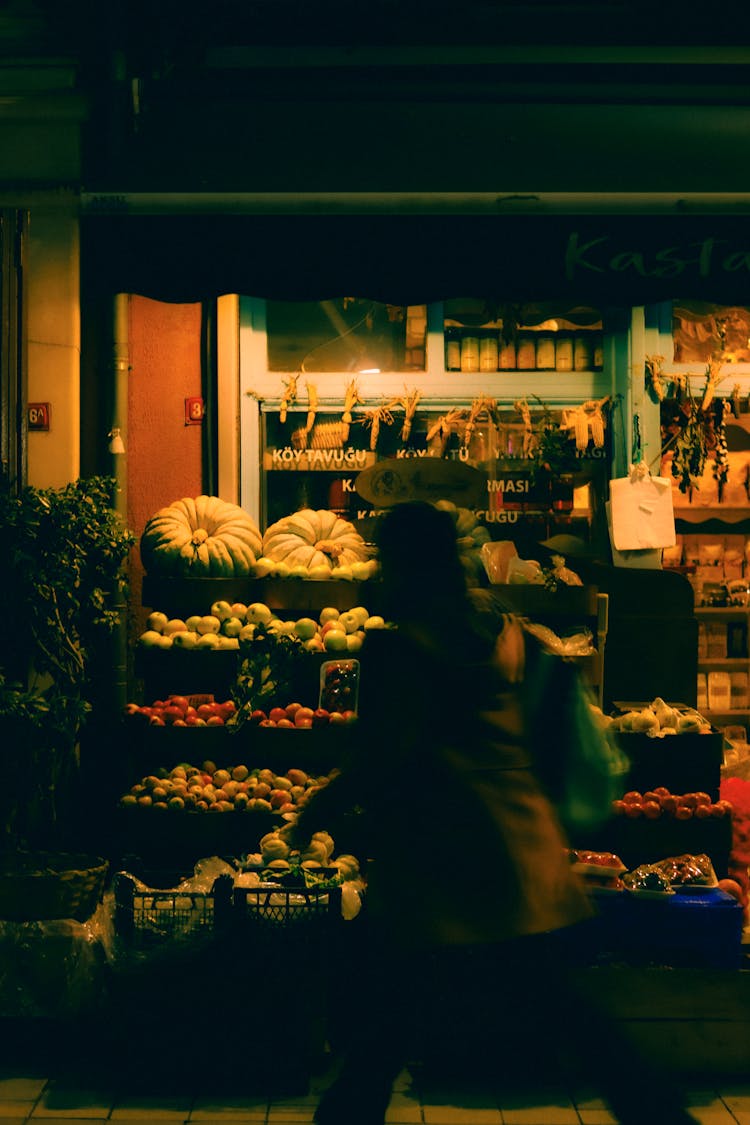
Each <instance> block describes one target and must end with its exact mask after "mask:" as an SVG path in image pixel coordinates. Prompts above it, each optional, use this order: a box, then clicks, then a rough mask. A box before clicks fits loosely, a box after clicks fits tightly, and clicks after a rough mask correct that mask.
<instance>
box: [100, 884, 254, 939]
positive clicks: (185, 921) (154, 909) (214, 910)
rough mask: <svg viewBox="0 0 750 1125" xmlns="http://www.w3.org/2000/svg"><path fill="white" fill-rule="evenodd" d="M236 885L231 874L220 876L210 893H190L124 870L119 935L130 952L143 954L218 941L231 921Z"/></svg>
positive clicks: (118, 889) (118, 888)
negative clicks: (146, 881)
mask: <svg viewBox="0 0 750 1125" xmlns="http://www.w3.org/2000/svg"><path fill="white" fill-rule="evenodd" d="M159 881H160V882H161V881H162V880H159ZM231 889H232V878H231V876H229V875H221V876H219V878H218V879H216V880H215V881H214V883H213V886H212V888H211V890H210V891H188V890H183V889H181V888H180V887H174V886H173V887H169V888H163V887H153V886H148V885H146V884H143V883H141V882H139V881H138V880H136V879H135V878H134V877H133V876H132V875H130V874H128V873H127V872H118V874H116V875H115V877H114V879H113V891H114V898H115V910H114V927H115V935H116V937H117V938H118V939H119V940H120V941H121V942H122V943H123V944H124V946H125V947H126V948H127V949H128V950H131V951H137V952H142V953H146V952H148V951H152V950H154V949H156V948H158V947H161V946H165V945H169V946H171V945H172V944H173V943H175V942H190V943H193V942H198V941H201V940H204V939H205V940H212V939H213V938H214V937H215V935H216V934H217V933H224V932H226V930H227V928H228V926H229V924H230V917H231Z"/></svg>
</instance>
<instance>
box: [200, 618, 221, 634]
mask: <svg viewBox="0 0 750 1125" xmlns="http://www.w3.org/2000/svg"><path fill="white" fill-rule="evenodd" d="M220 628H221V621H219V619H218V617H214V615H213V614H212V613H207V614H205V615H204V616H203V617H201V619H200V621H199V622H198V628H197V630H196V632H198V633H200V634H201V635H204V634H206V633H218V631H219V629H220Z"/></svg>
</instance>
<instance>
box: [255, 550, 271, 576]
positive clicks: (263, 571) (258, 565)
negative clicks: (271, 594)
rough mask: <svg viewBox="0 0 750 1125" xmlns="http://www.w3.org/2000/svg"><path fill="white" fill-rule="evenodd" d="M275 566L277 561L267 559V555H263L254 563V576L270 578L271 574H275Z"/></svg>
mask: <svg viewBox="0 0 750 1125" xmlns="http://www.w3.org/2000/svg"><path fill="white" fill-rule="evenodd" d="M274 568H275V563H274V562H273V560H272V559H267V558H266V557H265V555H261V556H260V558H259V559H256V560H255V563H254V564H253V568H252V570H253V576H254V577H255V578H268V576H269V574H273V571H274Z"/></svg>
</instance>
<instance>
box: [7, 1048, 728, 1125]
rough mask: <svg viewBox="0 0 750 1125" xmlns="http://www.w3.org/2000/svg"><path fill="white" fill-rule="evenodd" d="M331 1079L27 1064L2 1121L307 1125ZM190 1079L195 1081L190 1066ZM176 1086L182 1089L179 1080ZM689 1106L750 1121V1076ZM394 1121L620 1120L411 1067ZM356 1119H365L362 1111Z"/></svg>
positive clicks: (13, 1074) (596, 1108) (591, 1103)
mask: <svg viewBox="0 0 750 1125" xmlns="http://www.w3.org/2000/svg"><path fill="white" fill-rule="evenodd" d="M212 1065H214V1066H216V1067H220V1065H221V1060H220V1059H218V1058H217V1059H214V1060H213V1063H212ZM25 1069H26V1071H30V1070H31V1068H25ZM172 1077H173V1078H174V1077H175V1076H172ZM324 1084H325V1080H324V1079H314V1080H313V1082H312V1083H311V1088H310V1093H308V1094H305V1095H290V1096H287V1097H281V1096H278V1095H274V1096H257V1095H250V1096H248V1097H243V1096H236V1095H230V1096H228V1097H225V1098H222V1097H219V1096H218V1095H216V1094H213V1095H208V1094H205V1093H204V1094H199V1093H185V1094H184V1095H182V1094H175V1093H170V1094H168V1095H161V1094H142V1093H137V1092H135V1090H134V1089H132V1088H131V1089H129V1088H128V1086H127V1083H125V1082H124V1083H123V1088H122V1089H119V1090H116V1089H113V1088H110V1087H109V1086H107V1087H105V1088H97V1087H96V1086H95V1085H93V1084H92V1085H90V1086H89V1085H88V1084H86V1083H84V1084H83V1085H82V1086H75V1085H73V1084H72V1083H71V1082H70V1081H68V1080H67V1079H64V1078H61V1077H58V1078H53V1079H48V1078H46V1077H44V1076H42V1075H40V1076H35V1075H31V1074H30V1073H23V1072H21V1069H20V1068H15V1070H12V1069H11V1070H2V1069H0V1125H24V1123H29V1125H52V1123H53V1122H56V1123H58V1125H59V1123H62V1122H65V1125H76V1123H78V1125H100V1123H102V1122H105V1121H115V1122H128V1121H131V1122H132V1121H139V1122H146V1123H148V1125H177V1123H180V1122H190V1123H192V1122H200V1123H201V1125H219V1123H223V1125H228V1123H230V1122H231V1123H234V1122H247V1123H253V1125H305V1123H309V1122H311V1121H312V1115H313V1110H314V1107H315V1105H316V1102H317V1092H318V1090H319V1088H320V1087H321V1086H323V1085H324ZM185 1085H186V1088H187V1087H189V1086H190V1085H191V1067H190V1065H189V1064H188V1065H187V1066H186V1078H185ZM170 1086H171V1087H172V1089H174V1087H175V1086H179V1081H178V1082H177V1083H174V1082H172V1083H170ZM689 1106H690V1112H691V1113H692V1115H693V1116H694V1118H695V1120H696V1122H698V1123H699V1125H750V1082H748V1084H747V1085H744V1086H739V1085H730V1084H729V1083H726V1084H721V1085H720V1086H719V1088H718V1089H696V1090H692V1091H691V1092H690V1095H689ZM387 1120H388V1123H389V1125H612V1123H613V1122H614V1121H615V1118H614V1117H613V1116H612V1115H611V1114H610V1113H609V1112H608V1111H607V1109H606V1108H605V1106H604V1104H603V1103H602V1102H601V1101H600V1100H598V1099H597V1098H594V1097H591V1096H589V1095H587V1094H585V1093H578V1094H572V1095H571V1094H567V1093H566V1094H562V1093H557V1092H540V1091H537V1092H536V1093H532V1092H522V1091H521V1092H515V1093H512V1094H510V1093H508V1092H505V1093H503V1092H500V1091H497V1090H493V1089H492V1085H491V1084H489V1083H488V1084H487V1087H486V1089H479V1090H477V1088H476V1087H474V1086H473V1085H472V1087H471V1088H468V1087H463V1086H462V1085H461V1084H456V1085H451V1086H446V1087H445V1088H441V1087H440V1086H438V1085H437V1084H436V1083H435V1082H434V1081H431V1082H428V1083H425V1085H424V1086H423V1087H422V1088H419V1087H418V1086H417V1083H416V1082H414V1081H413V1080H412V1077H411V1075H410V1074H409V1072H408V1071H404V1072H403V1074H402V1075H401V1076H400V1078H399V1080H398V1081H397V1083H396V1085H395V1087H394V1093H393V1098H392V1099H391V1105H390V1109H389V1111H388V1118H387ZM643 1123H644V1125H658V1122H653V1123H652V1122H651V1118H650V1117H649V1113H648V1106H644V1117H643ZM351 1125H357V1120H356V1109H355V1110H354V1112H353V1119H352V1122H351Z"/></svg>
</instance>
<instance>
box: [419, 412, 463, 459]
mask: <svg viewBox="0 0 750 1125" xmlns="http://www.w3.org/2000/svg"><path fill="white" fill-rule="evenodd" d="M465 417H466V412H465V411H464V410H449V411H448V413H447V414H441V415H440V417H439V418H438V419H437V420H436V421H435V422H433V424H432V425H431V426H430V428H429V430H428V431H427V434H426V437H425V441H426V443H427V448H428V449H431V448H432V447H433V446H434V447H435V449H436V450H437V453H438V455H439V456H440V457H442V456H443V455H444V453H445V449H446V446H447V444H448V438H449V437H450V436H451V434H452V433H453V427H454V426H457V425H458V423H459V422H460V421H462V419H464V418H465Z"/></svg>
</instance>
